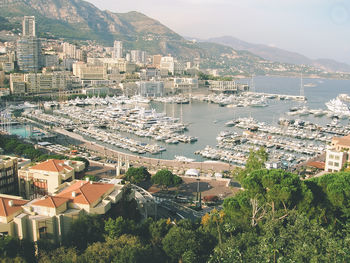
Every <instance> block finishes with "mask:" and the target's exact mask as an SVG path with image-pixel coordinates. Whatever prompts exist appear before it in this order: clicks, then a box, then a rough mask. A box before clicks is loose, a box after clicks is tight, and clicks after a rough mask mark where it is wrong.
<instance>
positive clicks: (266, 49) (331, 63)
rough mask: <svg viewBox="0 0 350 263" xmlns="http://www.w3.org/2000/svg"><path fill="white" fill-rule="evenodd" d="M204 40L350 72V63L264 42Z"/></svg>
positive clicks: (278, 59) (267, 56) (225, 38)
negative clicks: (314, 58) (313, 55)
mask: <svg viewBox="0 0 350 263" xmlns="http://www.w3.org/2000/svg"><path fill="white" fill-rule="evenodd" d="M204 41H208V42H213V43H218V44H222V45H226V46H229V47H232V48H233V49H236V50H246V51H249V52H252V53H253V54H256V55H258V56H260V57H262V58H264V59H267V60H271V61H276V62H280V63H290V64H296V65H302V64H304V65H310V66H314V67H317V68H321V69H324V70H327V71H343V72H350V65H348V64H345V63H341V62H338V61H335V60H332V59H317V60H312V59H310V58H308V57H306V56H304V55H301V54H298V53H296V52H291V51H287V50H284V49H280V48H276V47H270V46H267V45H262V44H253V43H249V42H245V41H242V40H240V39H238V38H235V37H231V36H223V37H217V38H210V39H208V40H204Z"/></svg>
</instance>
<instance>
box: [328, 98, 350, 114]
mask: <svg viewBox="0 0 350 263" xmlns="http://www.w3.org/2000/svg"><path fill="white" fill-rule="evenodd" d="M326 106H327V108H328V109H329V110H330V111H331V112H334V113H339V114H342V115H350V110H349V107H348V106H347V105H346V104H345V103H344V102H342V101H341V100H340V99H339V98H338V97H337V98H335V99H332V100H330V101H329V102H326Z"/></svg>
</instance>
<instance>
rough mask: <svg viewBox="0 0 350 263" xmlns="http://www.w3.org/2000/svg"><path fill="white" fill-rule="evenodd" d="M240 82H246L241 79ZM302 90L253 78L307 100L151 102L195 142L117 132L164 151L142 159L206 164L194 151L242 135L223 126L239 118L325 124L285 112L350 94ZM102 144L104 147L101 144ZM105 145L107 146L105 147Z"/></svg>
mask: <svg viewBox="0 0 350 263" xmlns="http://www.w3.org/2000/svg"><path fill="white" fill-rule="evenodd" d="M242 82H249V80H243V81H242ZM303 83H304V84H306V86H304V90H303V91H301V88H300V87H301V79H300V78H284V77H256V78H255V79H254V87H253V90H252V91H256V92H265V93H273V94H285V95H301V92H303V93H304V95H305V96H306V98H307V101H306V102H302V101H293V100H277V99H268V106H267V107H251V106H248V107H235V108H230V107H220V106H219V105H218V104H212V103H207V102H200V101H196V100H195V101H193V102H192V103H190V104H170V103H161V102H151V103H150V104H149V107H150V108H152V109H155V110H156V111H157V112H166V114H167V115H168V116H170V117H175V118H179V119H180V121H182V122H183V123H186V124H188V130H187V131H186V132H185V134H186V135H191V136H195V137H198V141H196V142H194V143H179V144H168V143H165V142H162V141H156V140H154V139H150V138H145V137H142V138H141V137H139V136H137V135H134V134H131V133H127V132H118V133H120V134H121V135H123V136H125V137H128V138H132V139H136V140H137V141H140V142H143V143H152V144H158V145H160V146H163V147H165V148H166V151H164V152H161V153H159V154H156V155H152V154H150V153H145V154H143V156H148V157H153V158H160V159H170V160H171V159H174V158H175V156H176V155H180V156H186V157H188V158H192V159H195V160H197V161H205V160H206V159H204V158H202V157H201V156H199V155H196V154H195V152H196V151H199V150H203V149H204V148H205V147H206V146H211V147H215V146H216V145H217V141H216V137H217V136H218V134H219V133H220V132H221V131H226V130H227V131H236V132H238V133H239V134H242V130H240V129H239V128H236V127H226V126H225V123H226V122H228V121H230V120H234V119H237V118H242V117H252V118H254V119H256V120H257V121H259V122H265V123H267V124H270V125H272V126H277V125H278V124H277V122H278V120H279V118H281V117H284V118H288V119H302V120H306V121H311V122H312V123H316V124H321V125H326V124H327V123H330V122H331V121H332V120H331V119H330V118H329V117H327V116H323V117H314V116H313V115H306V116H288V115H286V112H288V111H289V110H290V108H292V107H296V106H307V107H309V108H310V109H324V110H325V109H326V106H325V103H326V102H327V101H329V100H331V99H334V98H335V97H337V96H338V95H339V94H342V93H345V94H348V93H350V81H349V80H329V79H303ZM341 122H342V123H343V124H347V123H348V120H347V119H346V120H341ZM10 132H11V133H13V134H18V135H21V136H22V137H28V136H30V135H31V129H30V128H29V126H18V127H15V126H14V127H12V128H11V130H10ZM101 144H103V143H102V142H101ZM106 146H107V145H106ZM108 147H111V148H114V149H115V150H118V151H122V152H128V153H130V152H129V151H128V150H125V149H120V148H117V147H115V146H113V145H108Z"/></svg>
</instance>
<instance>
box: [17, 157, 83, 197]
mask: <svg viewBox="0 0 350 263" xmlns="http://www.w3.org/2000/svg"><path fill="white" fill-rule="evenodd" d="M84 169H85V164H84V162H80V161H71V160H55V159H50V160H47V161H45V162H42V163H39V164H36V165H34V166H29V167H23V168H22V169H20V170H19V171H18V180H19V193H20V195H21V196H23V197H24V198H26V199H33V198H36V197H39V196H45V195H48V194H50V195H52V194H53V193H54V192H55V191H56V189H57V187H59V186H60V185H61V184H63V183H65V182H70V181H73V180H74V179H75V175H76V173H80V172H82V171H83V170H84Z"/></svg>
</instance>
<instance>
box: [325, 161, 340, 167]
mask: <svg viewBox="0 0 350 263" xmlns="http://www.w3.org/2000/svg"><path fill="white" fill-rule="evenodd" d="M328 165H330V166H334V167H339V163H338V162H332V161H329V162H328Z"/></svg>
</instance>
